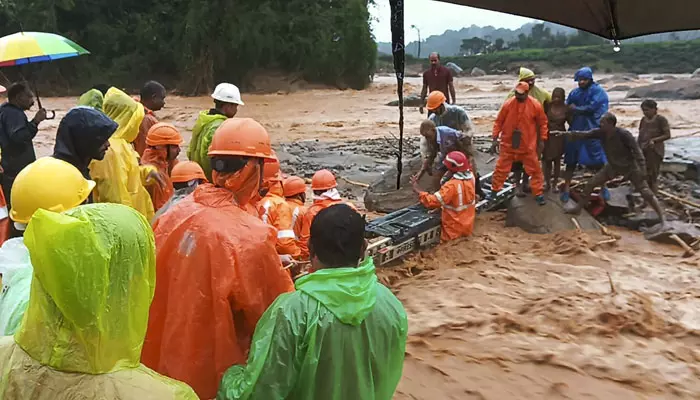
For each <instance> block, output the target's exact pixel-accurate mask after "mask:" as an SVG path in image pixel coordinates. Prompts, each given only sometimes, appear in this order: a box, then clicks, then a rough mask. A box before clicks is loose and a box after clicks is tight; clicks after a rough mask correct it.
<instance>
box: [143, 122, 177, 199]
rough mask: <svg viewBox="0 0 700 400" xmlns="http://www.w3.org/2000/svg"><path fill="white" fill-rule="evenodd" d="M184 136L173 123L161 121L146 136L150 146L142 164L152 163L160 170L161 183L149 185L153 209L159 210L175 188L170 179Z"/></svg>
mask: <svg viewBox="0 0 700 400" xmlns="http://www.w3.org/2000/svg"><path fill="white" fill-rule="evenodd" d="M181 144H182V136H180V132H179V131H178V130H177V128H175V127H174V126H173V125H171V124H166V123H164V122H159V123H157V124H155V125H153V126H152V127H151V129H150V130H149V131H148V135H147V136H146V145H147V146H148V148H146V150H145V151H144V152H143V158H142V159H141V164H143V165H152V166H154V167H155V168H157V170H158V175H160V179H161V180H162V181H163V182H164V184H163V185H162V186H161V185H150V186H148V194H150V195H151V201H152V202H153V209H154V210H156V211H158V210H160V208H161V207H163V206H164V205H165V203H167V202H168V200H170V197H171V196H172V195H173V192H174V191H175V189H174V188H173V183H172V181H171V180H170V171H171V170H172V168H173V166H174V165H175V164H177V156H178V155H179V154H180V145H181Z"/></svg>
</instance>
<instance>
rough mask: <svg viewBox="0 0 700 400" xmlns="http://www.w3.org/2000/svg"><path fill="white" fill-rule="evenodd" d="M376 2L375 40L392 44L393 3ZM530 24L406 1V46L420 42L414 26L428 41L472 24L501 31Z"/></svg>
mask: <svg viewBox="0 0 700 400" xmlns="http://www.w3.org/2000/svg"><path fill="white" fill-rule="evenodd" d="M513 1H517V0H513ZM376 3H377V5H375V6H371V7H370V11H371V13H372V17H373V19H374V21H373V23H372V29H373V32H374V37H375V38H376V40H377V41H379V42H390V41H391V27H390V26H389V19H390V18H391V9H390V8H389V0H377V1H376ZM530 21H532V19H529V18H523V17H516V16H514V15H509V14H503V13H498V12H494V11H486V10H480V9H478V8H471V7H465V6H459V5H455V4H450V3H443V2H439V1H432V0H405V2H404V24H405V30H406V38H405V40H406V43H409V42H412V41H415V40H418V35H417V34H416V31H415V29H410V28H409V27H410V26H411V25H416V26H417V27H418V28H419V29H420V33H421V37H422V38H423V39H425V38H426V37H428V36H430V35H440V34H442V33H443V32H445V31H446V30H448V29H453V30H459V29H462V28H464V27H466V26H471V25H478V26H486V25H492V26H495V27H497V28H510V29H515V28H519V27H521V26H522V25H523V24H526V23H528V22H530Z"/></svg>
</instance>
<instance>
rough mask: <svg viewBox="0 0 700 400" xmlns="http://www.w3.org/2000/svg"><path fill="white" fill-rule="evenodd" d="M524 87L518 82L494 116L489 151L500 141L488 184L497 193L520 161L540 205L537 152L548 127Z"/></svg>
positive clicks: (541, 180) (541, 183) (541, 182)
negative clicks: (530, 180)
mask: <svg viewBox="0 0 700 400" xmlns="http://www.w3.org/2000/svg"><path fill="white" fill-rule="evenodd" d="M528 89H529V85H528V84H527V83H526V82H518V85H517V86H516V87H515V97H513V98H512V99H509V100H507V101H506V102H505V103H504V104H503V107H501V110H500V111H499V112H498V116H497V117H496V122H495V123H494V125H493V145H492V147H491V149H492V151H495V150H496V149H497V148H498V147H499V143H498V140H499V138H500V140H501V142H500V154H499V156H498V161H497V162H496V168H495V170H494V171H493V179H492V181H491V187H492V188H493V191H492V194H493V193H498V192H499V191H500V190H501V189H502V188H503V184H504V183H505V181H506V179H507V178H508V174H510V171H511V167H512V164H513V162H515V161H520V162H522V163H523V167H524V168H525V172H527V174H528V175H530V177H531V178H532V185H531V186H532V193H533V194H534V195H535V200H536V201H537V204H539V205H544V204H545V203H546V201H545V198H544V176H543V175H542V165H540V154H542V151H543V149H544V141H546V140H547V136H548V132H549V129H548V127H547V115H545V113H544V109H543V108H542V106H541V105H540V103H539V102H538V101H537V100H535V99H534V98H533V97H530V96H528V94H527V93H528Z"/></svg>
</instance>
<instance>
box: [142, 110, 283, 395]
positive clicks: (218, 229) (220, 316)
mask: <svg viewBox="0 0 700 400" xmlns="http://www.w3.org/2000/svg"><path fill="white" fill-rule="evenodd" d="M271 153H272V150H271V148H270V140H269V136H268V134H267V132H266V131H265V129H264V128H263V127H262V126H261V125H260V124H259V123H257V122H255V121H253V120H251V119H248V118H242V119H229V120H227V121H226V122H224V123H223V124H222V125H221V126H220V127H219V129H218V130H217V131H216V133H215V135H214V138H213V140H212V144H211V146H210V149H209V155H210V157H212V165H213V166H214V171H213V174H212V177H213V182H214V184H204V185H200V186H198V187H197V188H196V189H195V191H194V192H193V193H192V194H191V195H189V196H187V197H185V198H184V199H183V200H182V201H180V202H179V203H177V204H176V205H175V206H173V207H172V208H170V209H169V210H168V211H167V212H166V213H164V214H163V215H162V216H160V218H158V219H157V220H156V221H155V223H154V226H153V231H154V232H155V237H156V248H157V261H158V265H157V280H158V285H157V286H156V293H155V297H154V299H153V303H152V304H151V308H150V315H149V321H148V333H147V335H146V342H145V345H144V351H143V356H142V360H143V362H144V364H146V365H147V366H149V367H151V368H153V369H154V370H156V371H158V372H159V373H162V374H164V375H167V376H170V377H172V378H175V379H179V380H182V381H183V382H186V383H188V384H189V385H190V386H192V387H193V388H194V390H195V391H196V392H197V394H198V395H199V396H201V397H202V398H207V399H209V398H212V397H214V396H215V395H216V390H217V388H218V384H219V381H220V379H221V376H222V375H223V373H224V371H225V370H226V368H228V367H229V366H231V365H233V364H235V363H237V362H243V361H244V360H245V355H246V353H247V352H248V350H249V348H250V345H251V341H250V339H251V337H252V335H253V331H254V330H255V325H256V323H257V321H258V320H259V319H260V317H261V316H262V314H263V313H264V312H265V309H267V307H268V306H269V305H270V304H272V302H273V301H274V300H275V299H276V298H277V296H279V295H280V294H281V293H285V292H289V291H292V290H293V289H294V286H293V284H292V281H291V278H290V277H289V274H288V273H287V271H285V270H284V269H282V264H281V262H280V258H279V256H278V255H277V252H276V251H275V243H276V241H277V232H276V231H275V229H274V228H273V227H271V226H269V225H267V224H265V223H263V222H262V221H261V220H260V219H259V218H258V216H257V213H256V214H255V215H251V214H250V213H249V212H247V210H246V209H247V208H248V207H247V206H249V205H250V204H251V203H252V204H254V203H255V201H256V200H257V198H258V197H257V196H258V189H259V183H260V176H261V172H262V171H261V169H260V164H261V160H262V159H270V158H272V157H273V156H272V154H271Z"/></svg>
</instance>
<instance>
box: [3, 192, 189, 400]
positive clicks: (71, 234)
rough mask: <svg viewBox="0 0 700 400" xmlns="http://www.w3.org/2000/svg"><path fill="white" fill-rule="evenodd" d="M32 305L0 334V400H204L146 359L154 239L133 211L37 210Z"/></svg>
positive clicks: (29, 238) (93, 207) (110, 207)
mask: <svg viewBox="0 0 700 400" xmlns="http://www.w3.org/2000/svg"><path fill="white" fill-rule="evenodd" d="M24 240H25V243H26V245H27V248H28V249H29V253H30V256H31V259H32V263H33V264H34V278H33V281H32V288H31V295H30V299H29V307H28V308H27V312H26V314H25V315H24V320H23V321H22V325H21V327H20V330H19V331H18V332H17V334H15V336H14V338H13V337H11V336H6V337H3V338H0V399H36V400H44V399H46V400H63V399H66V400H68V399H146V400H150V399H153V400H155V399H197V396H196V394H195V393H194V392H193V391H192V389H191V388H190V387H189V386H187V385H186V384H184V383H181V382H178V381H175V380H173V379H170V378H167V377H164V376H161V375H159V374H157V373H155V372H153V371H152V370H150V369H148V368H147V367H145V366H144V365H142V364H141V363H140V358H141V348H142V346H143V342H144V336H145V334H146V326H147V323H148V310H149V305H150V303H151V300H152V299H153V293H154V288H155V272H156V271H155V268H156V266H155V263H156V261H155V244H154V239H153V233H152V232H151V230H150V226H149V225H148V222H147V221H146V219H145V218H143V216H141V215H139V214H138V213H137V212H135V211H134V210H132V209H130V208H128V207H125V206H122V205H117V204H90V205H84V206H80V207H77V208H74V209H72V210H70V211H67V212H65V213H63V214H58V213H54V212H51V211H46V210H39V211H37V212H36V213H35V214H34V216H33V218H32V220H31V222H30V223H29V227H28V228H27V231H26V232H25V235H24Z"/></svg>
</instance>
